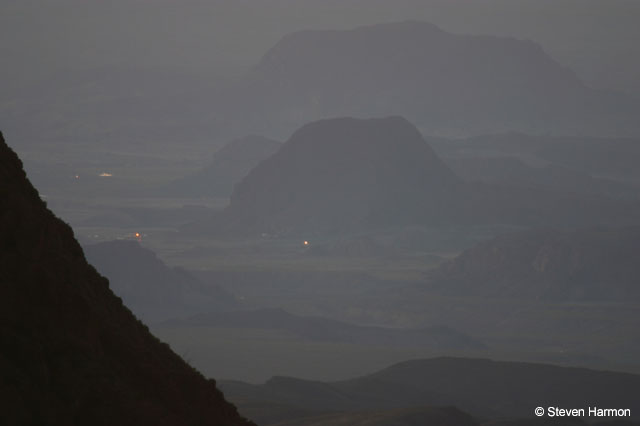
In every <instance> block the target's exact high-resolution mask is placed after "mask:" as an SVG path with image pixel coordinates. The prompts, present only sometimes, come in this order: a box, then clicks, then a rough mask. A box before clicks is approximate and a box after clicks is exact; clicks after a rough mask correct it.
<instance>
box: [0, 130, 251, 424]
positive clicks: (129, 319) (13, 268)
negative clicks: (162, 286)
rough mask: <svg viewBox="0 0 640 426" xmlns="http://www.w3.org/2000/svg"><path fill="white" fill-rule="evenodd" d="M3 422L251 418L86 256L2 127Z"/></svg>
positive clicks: (0, 340) (0, 292)
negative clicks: (140, 315)
mask: <svg viewBox="0 0 640 426" xmlns="http://www.w3.org/2000/svg"><path fill="white" fill-rule="evenodd" d="M0 271H1V272H0V283H1V285H0V347H2V352H1V355H0V377H1V380H0V398H2V400H3V405H4V406H5V407H10V409H5V410H3V411H2V413H1V414H0V422H1V423H3V424H50V425H57V424H59V425H72V424H93V425H114V424H121V425H129V424H131V425H146V424H149V425H150V424H153V425H225V426H226V425H229V426H240V425H250V424H251V423H250V422H248V421H246V420H244V419H243V418H241V417H240V416H239V415H238V413H237V411H236V409H235V407H234V406H233V405H231V404H229V403H228V402H226V401H225V399H224V397H223V395H222V394H221V392H220V391H219V390H218V389H217V388H216V384H215V382H214V381H213V380H206V379H205V378H204V377H203V376H202V375H200V374H199V373H198V372H197V371H195V370H194V369H193V368H191V367H190V366H189V365H187V364H186V363H185V362H184V361H183V360H182V359H181V358H180V357H179V356H177V355H176V354H175V353H173V352H172V351H171V349H169V347H168V346H167V345H166V344H163V343H162V342H160V341H159V340H158V339H157V338H155V337H154V336H152V335H151V333H149V331H148V329H147V327H146V326H145V325H144V324H142V323H141V322H140V321H138V320H137V319H136V318H135V316H134V315H133V314H132V313H131V312H130V311H129V309H127V308H126V307H125V306H123V304H122V301H121V300H120V299H119V298H118V297H116V296H114V294H113V293H112V292H111V290H110V289H109V283H108V281H107V280H106V279H105V278H103V277H101V276H100V275H99V274H98V273H97V272H96V271H95V269H94V268H93V267H92V266H91V265H89V264H88V263H87V261H86V260H85V258H84V255H83V252H82V249H81V248H80V246H79V244H78V243H77V242H76V240H75V239H74V236H73V232H72V230H71V228H70V227H69V226H68V225H66V224H65V223H63V222H62V221H61V220H59V219H58V218H56V217H55V216H54V215H53V214H52V213H51V212H50V211H49V210H48V209H47V207H46V204H45V203H44V202H43V201H41V200H40V198H39V196H38V192H37V191H36V190H35V189H34V188H33V186H32V185H31V184H30V183H29V181H28V180H27V178H26V175H25V173H24V171H23V169H22V163H21V162H20V160H19V159H18V157H17V156H16V154H15V153H14V152H13V151H12V150H11V149H10V148H9V147H7V145H6V144H5V142H4V139H3V138H2V136H1V135H0Z"/></svg>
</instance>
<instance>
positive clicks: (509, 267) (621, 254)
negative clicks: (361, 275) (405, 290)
mask: <svg viewBox="0 0 640 426" xmlns="http://www.w3.org/2000/svg"><path fill="white" fill-rule="evenodd" d="M638 253H640V228H638V227H633V228H617V229H616V228H593V229H581V230H574V231H559V230H550V229H546V230H532V231H526V232H521V233H515V234H509V235H504V236H500V237H497V238H495V239H492V240H490V241H487V242H483V243H480V244H478V245H477V246H476V247H473V248H471V249H469V250H467V251H465V252H463V253H462V254H460V255H459V256H458V257H456V258H455V259H453V260H451V261H449V262H447V263H445V264H443V265H442V266H441V267H439V268H438V269H437V270H435V271H434V272H433V273H432V274H430V276H429V281H430V282H431V284H432V286H433V287H432V288H434V289H436V290H438V291H443V292H446V293H448V294H457V295H462V294H464V295H466V296H483V297H500V298H520V299H525V300H536V299H542V300H554V301H598V302H607V301H609V302H611V301H617V302H630V301H635V302H638V301H640V287H639V286H638V276H639V275H640V264H639V262H638V260H639V259H640V258H639V257H638Z"/></svg>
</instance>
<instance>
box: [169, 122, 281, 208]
mask: <svg viewBox="0 0 640 426" xmlns="http://www.w3.org/2000/svg"><path fill="white" fill-rule="evenodd" d="M280 145H281V143H280V142H277V141H274V140H273V139H269V138H265V137H263V136H258V135H250V136H245V137H243V138H239V139H234V140H233V141H231V142H229V143H228V144H226V145H225V146H223V147H222V148H220V149H219V150H218V151H216V152H215V154H214V155H213V159H212V160H211V162H210V163H209V164H207V165H206V166H205V167H204V168H203V169H201V170H199V171H197V172H196V173H194V174H192V175H189V176H185V177H184V178H182V179H179V180H176V181H173V182H171V183H169V184H168V185H166V186H165V187H164V188H162V189H161V190H159V192H162V193H169V194H171V195H173V196H180V197H185V196H186V197H229V196H230V195H231V192H232V191H233V187H234V186H235V184H236V183H238V182H240V181H241V180H242V178H243V177H245V176H246V175H247V173H249V171H250V170H251V169H253V168H254V167H255V166H257V165H258V164H259V163H260V162H261V161H262V160H264V159H265V158H267V157H269V156H270V155H272V154H273V153H274V152H276V151H277V150H278V148H280Z"/></svg>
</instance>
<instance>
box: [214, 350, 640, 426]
mask: <svg viewBox="0 0 640 426" xmlns="http://www.w3.org/2000/svg"><path fill="white" fill-rule="evenodd" d="M222 387H223V389H224V390H225V392H226V394H227V395H229V398H231V400H232V401H237V403H238V404H239V406H240V407H243V406H245V404H246V406H247V407H250V406H254V407H256V408H257V407H258V405H257V402H258V401H261V402H262V403H263V404H264V403H271V404H276V405H279V406H281V407H282V406H289V407H295V408H297V409H306V410H308V411H309V412H313V411H315V412H327V413H329V412H337V411H340V412H357V411H368V410H385V409H394V408H409V407H416V406H424V405H432V406H433V405H435V406H442V405H454V406H456V407H459V408H460V409H462V410H464V411H467V412H469V413H471V414H472V415H475V416H477V417H482V418H487V419H490V418H493V419H499V418H524V419H531V418H533V417H534V414H533V410H534V408H535V407H539V406H542V407H549V406H554V407H555V406H558V407H579V408H580V407H585V408H586V407H588V406H598V407H625V408H629V409H630V410H631V413H632V416H635V417H632V419H633V418H635V419H636V420H637V417H638V414H634V413H637V412H640V411H638V410H639V409H640V407H638V404H639V402H638V400H637V398H636V397H635V395H637V394H638V392H640V376H638V375H632V374H625V373H614V372H606V371H595V370H588V369H583V368H569V367H556V366H551V365H544V364H532V363H516V362H498V361H490V360H486V359H465V358H433V359H425V360H415V361H407V362H403V363H400V364H396V365H393V366H391V367H389V368H386V369H384V370H381V371H379V372H377V373H374V374H371V375H368V376H363V377H359V378H355V379H351V380H345V381H340V382H312V381H305V380H299V379H292V378H285V377H275V378H273V379H271V380H269V381H268V382H266V383H265V384H262V385H248V384H244V383H240V382H223V383H222ZM261 410H262V413H264V414H263V415H265V414H266V413H267V412H268V411H266V410H265V406H264V405H263V406H262V407H261ZM280 412H281V413H283V416H285V417H286V416H287V415H288V414H286V413H287V412H286V411H284V410H281V411H280ZM290 413H291V415H292V416H295V415H296V414H295V412H294V411H293V410H291V411H290ZM256 419H258V417H256ZM285 420H287V419H286V418H281V419H280V420H279V421H282V422H284V421H285ZM296 420H298V419H296ZM627 420H631V419H627ZM289 421H291V423H290V424H297V423H295V422H293V418H289ZM265 424H277V421H275V420H274V421H271V422H269V423H265ZM285 424H287V423H285ZM300 424H301V425H303V424H305V423H300ZM310 424H313V423H310ZM391 424H393V423H391ZM515 424H519V423H515ZM522 424H526V422H523V423H522ZM554 424H555V423H554Z"/></svg>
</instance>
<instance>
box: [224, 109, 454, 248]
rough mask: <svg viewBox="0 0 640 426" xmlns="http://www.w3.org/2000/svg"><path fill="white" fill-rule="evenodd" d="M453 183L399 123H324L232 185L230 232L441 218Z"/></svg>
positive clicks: (331, 228)
mask: <svg viewBox="0 0 640 426" xmlns="http://www.w3.org/2000/svg"><path fill="white" fill-rule="evenodd" d="M457 186H458V179H457V178H456V177H455V176H454V175H453V173H452V172H451V171H450V170H449V169H448V168H447V167H446V166H445V165H444V164H443V163H442V162H441V161H440V160H439V159H438V158H437V156H436V155H435V153H434V152H433V150H432V149H431V148H430V147H429V145H428V144H427V143H426V142H425V141H424V139H423V138H422V136H421V135H420V133H419V132H418V130H417V129H416V128H415V127H414V126H413V125H411V124H410V123H409V122H408V121H406V120H405V119H403V118H400V117H390V118H383V119H369V120H358V119H353V118H339V119H331V120H322V121H318V122H315V123H311V124H308V125H306V126H303V127H302V128H301V129H299V130H298V131H296V132H295V133H294V134H293V135H292V136H291V138H290V139H289V140H288V141H287V142H286V143H285V144H284V145H283V146H282V148H281V149H280V150H279V151H278V152H277V153H276V154H274V155H273V156H272V157H270V158H268V159H267V160H265V161H263V162H262V163H260V164H259V165H258V166H257V167H256V168H254V169H253V170H252V171H251V172H250V173H249V175H248V176H247V177H246V178H245V179H244V180H243V181H242V182H241V183H240V184H238V185H237V187H236V190H235V191H234V193H233V195H232V197H231V204H230V206H229V207H228V208H227V209H226V210H225V211H224V212H223V213H222V215H221V216H220V217H219V218H217V220H216V222H217V226H219V229H221V230H226V231H229V232H244V233H247V234H249V233H253V234H258V235H259V234H260V233H267V234H279V235H281V234H305V233H310V234H312V233H316V232H341V231H353V230H357V229H361V228H367V227H376V226H386V225H389V224H403V223H414V222H416V221H418V222H422V221H425V220H429V219H431V220H433V221H438V220H442V219H443V218H444V216H445V212H446V211H447V210H449V211H450V203H451V201H452V193H455V191H454V188H456V187H457Z"/></svg>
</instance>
